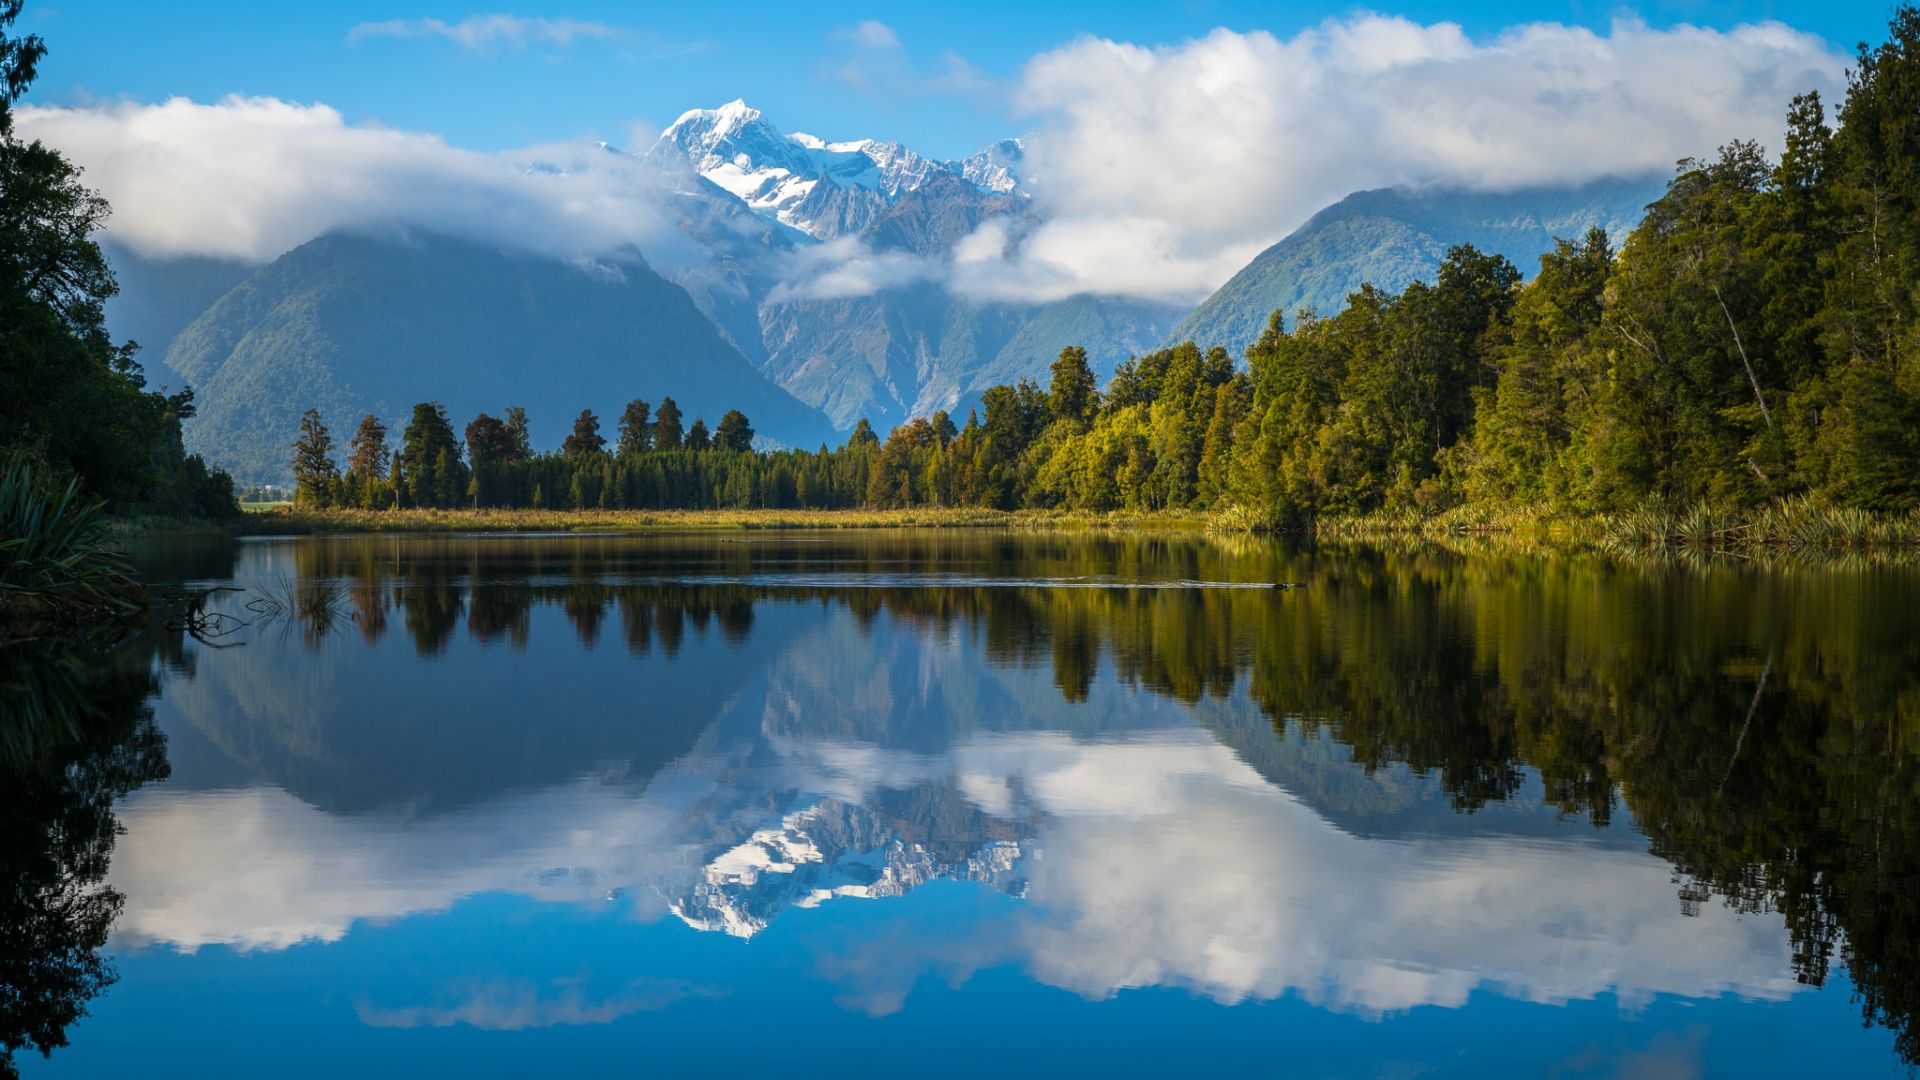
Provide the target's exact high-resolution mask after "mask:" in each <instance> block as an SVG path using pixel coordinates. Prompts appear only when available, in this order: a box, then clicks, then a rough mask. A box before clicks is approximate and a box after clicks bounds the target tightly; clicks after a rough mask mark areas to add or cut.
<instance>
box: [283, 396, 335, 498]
mask: <svg viewBox="0 0 1920 1080" xmlns="http://www.w3.org/2000/svg"><path fill="white" fill-rule="evenodd" d="M339 472H340V471H339V469H338V467H336V466H335V465H334V463H333V436H332V435H331V434H329V433H328V432H327V425H326V424H324V423H322V422H321V420H320V410H318V409H308V410H307V411H306V414H305V415H303V416H301V417H300V438H299V440H298V441H296V442H295V443H294V444H293V501H294V502H295V503H296V504H298V505H300V506H315V507H324V506H326V505H328V503H330V502H331V501H332V497H333V481H334V479H335V478H336V477H337V476H339Z"/></svg>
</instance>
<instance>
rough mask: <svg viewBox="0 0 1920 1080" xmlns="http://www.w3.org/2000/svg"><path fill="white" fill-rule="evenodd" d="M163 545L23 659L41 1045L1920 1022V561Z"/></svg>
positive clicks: (1358, 550) (603, 1062) (738, 546)
mask: <svg viewBox="0 0 1920 1080" xmlns="http://www.w3.org/2000/svg"><path fill="white" fill-rule="evenodd" d="M139 562H140V566H141V569H142V572H143V573H144V574H145V575H146V576H147V578H148V579H149V580H150V581H153V582H155V583H156V588H157V593H158V596H159V598H160V605H159V609H158V610H157V611H156V614H155V616H154V618H153V620H152V623H151V624H150V625H149V626H148V627H147V629H146V630H145V632H144V633H142V634H141V635H140V636H139V637H138V638H137V639H136V640H135V641H133V642H131V643H118V644H116V645H114V646H113V647H106V646H100V647H91V646H74V645H63V646H62V647H61V648H60V649H58V650H52V651H48V652H45V653H35V652H34V651H33V650H32V649H31V648H27V647H22V648H20V649H16V650H10V651H9V655H8V656H7V658H6V660H5V661H4V663H3V664H0V675H4V676H5V679H4V681H3V682H0V687H4V691H3V692H4V695H5V696H4V697H0V701H4V703H5V706H4V707H5V708H7V709H8V710H9V711H11V712H13V713H15V714H16V720H17V721H18V722H17V723H15V724H14V725H13V729H14V730H15V731H17V732H20V733H21V734H18V735H16V736H15V737H13V738H12V740H11V741H10V742H9V743H7V744H6V745H5V746H0V751H4V753H5V755H6V758H5V761H6V764H7V768H8V770H10V775H11V776H12V780H11V781H10V784H9V786H10V790H9V791H8V793H7V794H5V795H0V804H4V806H5V813H6V815H7V818H6V820H7V822H8V824H7V828H6V836H7V839H6V840H5V844H6V845H7V846H6V849H5V856H4V857H5V859H6V860H7V861H8V865H9V867H10V870H9V873H10V875H11V876H12V877H13V878H14V879H15V880H16V882H18V883H20V885H21V887H20V888H18V889H16V895H15V898H14V899H13V901H12V902H11V903H10V904H9V906H8V908H7V909H6V911H5V912H4V923H0V939H4V940H5V942H6V944H5V945H4V946H0V948H4V951H5V957H4V959H0V981H11V982H14V983H15V984H16V986H17V987H24V989H17V990H16V992H15V997H14V999H13V1000H14V1002H15V1004H14V1011H15V1012H17V1013H18V1014H19V1017H17V1018H16V1019H15V1020H13V1021H10V1022H8V1024H7V1025H6V1029H5V1031H4V1032H3V1033H0V1034H4V1035H5V1036H6V1037H7V1038H10V1039H14V1040H16V1041H17V1040H18V1039H19V1038H21V1037H22V1036H21V1034H20V1033H21V1032H22V1031H36V1032H39V1033H40V1034H41V1035H43V1036H44V1035H47V1034H49V1033H52V1034H54V1035H56V1036H57V1035H59V1034H60V1033H62V1032H63V1033H64V1037H66V1038H67V1039H69V1040H70V1042H71V1045H70V1046H67V1047H64V1048H62V1049H58V1050H56V1051H55V1052H54V1053H53V1055H52V1057H51V1058H50V1059H43V1058H42V1057H41V1056H40V1055H39V1054H38V1053H37V1052H34V1051H32V1050H22V1051H20V1052H19V1053H18V1055H17V1063H18V1066H19V1067H20V1068H21V1069H22V1070H23V1071H24V1072H25V1073H26V1074H27V1075H29V1076H49V1077H53V1076H74V1077H91V1076H124V1075H131V1074H138V1075H143V1076H156V1075H166V1076H172V1075H180V1076H198V1075H207V1074H251V1073H256V1072H269V1073H272V1074H274V1075H279V1076H316V1077H318V1076H327V1077H332V1076H337V1075H340V1074H341V1073H342V1072H348V1073H350V1074H358V1075H362V1076H377V1075H392V1074H400V1073H408V1074H421V1073H429V1074H447V1075H462V1074H502V1075H512V1074H517V1075H557V1074H566V1073H570V1072H575V1071H577V1070H581V1069H584V1068H594V1069H598V1070H601V1071H608V1070H611V1071H615V1072H619V1073H623V1074H624V1073H626V1072H642V1073H647V1074H653V1075H687V1074H691V1073H694V1072H696V1071H698V1072H701V1073H706V1074H728V1073H757V1072H771V1071H777V1070H793V1071H797V1072H804V1073H808V1074H829V1073H830V1074H845V1075H892V1076H897V1075H958V1074H977V1073H995V1074H1014V1075H1028V1074H1051V1073H1056V1072H1058V1071H1060V1070H1062V1069H1088V1070H1097V1071H1101V1072H1105V1073H1109V1074H1122V1075H1128V1074H1140V1073H1150V1072H1170V1073H1171V1072H1187V1071H1191V1070H1192V1069H1193V1068H1194V1067H1195V1065H1196V1063H1197V1062H1205V1063H1206V1065H1207V1067H1208V1068H1210V1069H1211V1068H1221V1069H1226V1070H1237V1071H1240V1072H1243V1073H1250V1074H1254V1075H1273V1074H1286V1075H1303V1076H1373V1075H1383V1074H1384V1075H1396V1076H1413V1075H1420V1076H1427V1075H1437V1076H1486V1075H1501V1074H1531V1075H1540V1074H1549V1073H1551V1074H1553V1075H1560V1076H1570V1077H1583V1076H1596V1077H1597V1076H1614V1075H1622V1074H1625V1075H1648V1074H1656V1075H1663V1076H1664V1075H1681V1076H1685V1075H1727V1076H1734V1075H1739V1076H1753V1075H1765V1074H1791V1073H1804V1074H1816V1073H1817V1074H1828V1075H1831V1074H1835V1073H1847V1074H1858V1075H1881V1074H1889V1075H1897V1074H1901V1073H1903V1072H1905V1071H1906V1068H1907V1063H1909V1062H1912V1061H1914V1060H1916V1058H1920V1030H1916V1028H1915V1025H1914V1017H1915V1012H1916V1009H1920V981H1917V976H1920V814H1917V813H1916V811H1917V810H1920V571H1916V569H1914V568H1913V567H1911V566H1885V565H1881V566H1874V565H1862V564H1836V565H1826V566H1810V565H1794V564H1790V565H1781V566H1771V567H1768V566H1755V565H1752V564H1747V563H1741V562H1733V561H1728V562H1714V561H1711V560H1705V561H1695V562H1692V563H1687V562H1675V561H1644V562H1642V561H1631V560H1629V561H1622V560H1618V559H1611V558H1607V557H1602V556H1599V555H1579V554H1555V553H1548V552H1542V553H1532V552H1528V551H1525V550H1517V551H1516V550H1506V549H1500V550H1491V549H1490V550H1486V551H1477V550H1474V549H1473V548H1472V547H1471V545H1469V546H1468V547H1467V548H1466V549H1463V550H1446V549H1440V548H1433V547H1426V548H1394V547H1386V548H1382V547H1370V546H1366V545H1321V546H1319V547H1317V548H1302V547H1297V546H1289V545H1286V544H1282V543H1278V542H1267V541H1258V540H1248V539H1215V538H1204V537H1179V536H1176V537H1129V536H1111V535H1107V534H1101V533H1089V534H1058V535H1056V534H1047V533H1020V532H997V531H971V532H969V531H955V532H936V531H923V532H912V531H894V532H884V531H883V532H843V533H717V534H699V535H659V536H551V537H503V536H474V537H459V536H451V537H449V536H441V537H396V536H371V537H368V536H361V537H339V538H327V537H316V538H303V539H296V540H266V539H263V540H249V541H241V542H215V541H200V542H185V541H182V542H173V543H164V544H163V543H157V542H156V543H155V544H153V545H151V546H149V547H147V548H144V549H143V550H142V551H141V552H140V554H139ZM1276 582H1280V583H1297V584H1298V585H1299V586H1300V587H1298V588H1290V589H1285V588H1275V587H1273V586H1274V583H1276ZM108 968H110V969H111V971H112V973H113V974H115V975H117V979H114V980H113V981H111V982H109V980H108V970H107V969H108ZM81 1008H83V1009H84V1010H85V1013H86V1015H84V1016H79V1017H77V1018H76V1016H75V1010H76V1009H81Z"/></svg>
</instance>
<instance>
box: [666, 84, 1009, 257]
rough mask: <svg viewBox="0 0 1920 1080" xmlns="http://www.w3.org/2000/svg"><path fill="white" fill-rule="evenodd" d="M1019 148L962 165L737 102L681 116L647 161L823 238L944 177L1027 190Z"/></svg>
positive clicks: (985, 153)
mask: <svg viewBox="0 0 1920 1080" xmlns="http://www.w3.org/2000/svg"><path fill="white" fill-rule="evenodd" d="M1022 149H1023V147H1022V145H1021V143H1020V141H1019V140H1018V139H1007V140H1004V141H1002V142H999V143H995V144H994V145H993V146H990V147H987V148H986V149H985V150H982V151H980V152H979V153H978V154H975V155H973V156H972V157H969V158H966V159H964V160H961V161H936V160H934V159H932V158H928V157H924V156H922V155H920V154H917V153H915V152H914V151H913V150H911V149H909V148H908V147H906V146H903V145H901V144H900V143H898V142H881V141H879V140H876V139H856V140H853V141H850V142H828V141H826V140H824V139H821V138H818V137H816V136H813V135H808V134H806V133H804V132H794V133H792V134H788V133H786V132H782V131H781V130H780V129H778V128H776V127H774V126H773V125H772V124H771V123H768V122H767V120H766V118H765V117H763V116H762V115H761V114H760V110H758V109H755V108H753V107H752V106H750V105H748V104H747V103H746V102H744V101H740V100H734V101H730V102H728V103H727V104H725V105H722V106H720V107H719V108H717V109H691V110H688V111H687V112H685V113H682V114H681V116H680V118H679V119H678V120H675V121H674V122H673V124H672V125H671V126H669V127H668V128H667V129H666V130H665V131H664V132H662V133H661V134H660V138H659V141H657V142H656V143H655V144H654V146H653V149H652V150H649V151H648V157H650V158H662V157H669V156H670V157H674V158H677V159H680V160H684V161H686V162H687V163H688V164H690V165H692V167H693V168H694V169H695V171H697V172H698V173H699V174H700V175H701V176H703V177H705V178H706V179H708V180H710V181H712V182H713V183H714V184H716V185H718V186H719V187H721V188H723V189H725V190H726V191H727V192H729V193H731V194H732V195H734V196H735V197H737V198H739V199H740V200H741V201H742V202H745V203H746V204H747V205H748V206H749V207H752V208H753V210H754V211H755V212H756V213H759V214H761V215H763V216H765V217H770V218H772V219H774V220H776V221H778V222H780V223H782V224H785V225H789V226H792V227H793V228H796V229H799V230H800V231H802V232H805V233H807V234H808V235H810V236H813V237H815V238H816V239H822V240H824V239H830V238H832V237H834V236H840V235H844V234H847V233H852V232H858V231H860V230H861V229H863V228H865V227H866V226H867V225H869V224H870V223H872V222H873V221H875V220H876V219H878V218H879V217H880V216H881V215H882V214H883V213H884V212H885V210H886V208H887V207H888V206H889V205H891V204H892V203H893V202H894V201H895V200H897V199H898V198H899V197H900V196H901V195H903V194H906V193H908V192H912V191H917V190H919V189H920V188H921V187H922V186H923V185H925V184H926V183H927V182H928V180H929V179H931V178H932V177H934V176H936V175H940V174H947V175H952V176H958V177H960V178H962V179H964V180H965V181H967V182H968V183H970V184H972V185H973V186H974V187H976V188H978V189H979V190H980V191H981V192H982V193H983V194H989V195H1009V194H1024V192H1023V191H1022V190H1021V187H1020V183H1021V177H1020V173H1019V166H1020V163H1021V159H1022Z"/></svg>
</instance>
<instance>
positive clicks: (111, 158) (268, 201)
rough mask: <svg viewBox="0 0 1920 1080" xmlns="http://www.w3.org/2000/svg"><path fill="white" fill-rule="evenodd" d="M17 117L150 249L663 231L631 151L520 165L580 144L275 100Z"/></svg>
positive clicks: (604, 243)
mask: <svg viewBox="0 0 1920 1080" xmlns="http://www.w3.org/2000/svg"><path fill="white" fill-rule="evenodd" d="M17 121H18V124H19V126H20V128H21V130H22V132H23V133H24V134H25V135H26V136H27V137H29V138H37V139H43V140H45V141H46V142H47V143H48V144H50V145H52V146H55V147H58V148H59V149H60V151H61V152H62V153H64V154H66V155H67V156H68V157H70V158H71V159H72V160H74V161H75V162H77V163H78V164H79V165H80V166H82V167H83V168H84V169H85V170H86V181H87V183H88V184H90V185H92V186H94V187H96V188H98V189H100V190H101V191H102V192H103V193H104V194H105V195H106V197H107V199H108V201H109V202H111V203H112V205H113V210H114V216H113V218H112V220H111V222H110V223H109V226H108V234H109V235H110V236H112V237H114V238H115V239H117V240H119V241H121V242H123V243H126V244H128V245H129V246H131V247H133V248H135V249H137V250H139V251H142V252H144V253H148V254H161V255H164V254H209V255H224V256H233V257H239V258H244V259H251V260H266V259H271V258H273V257H274V256H277V255H279V254H280V253H282V252H284V251H286V250H288V249H290V248H293V247H295V246H298V245H299V244H302V243H304V242H306V241H307V240H310V239H312V238H314V237H315V236H318V235H320V234H322V233H325V232H328V231H330V230H333V229H340V228H370V227H372V228H377V227H385V226H402V227H404V226H417V227H422V228H429V229H434V230H439V231H444V232H449V233H453V234H455V235H460V236H465V237H468V238H471V239H475V240H480V241H484V242H492V243H499V244H501V245H502V246H508V247H513V248H516V249H520V250H528V251H534V252H537V253H541V254H548V255H554V256H556V257H561V258H570V259H571V258H586V257H591V256H595V255H601V254H605V253H608V252H610V251H613V250H615V249H617V248H619V247H621V246H623V245H627V244H637V245H640V246H641V247H643V248H645V247H647V246H648V245H649V243H650V242H658V241H663V239H664V238H665V237H666V236H667V235H668V234H669V233H670V232H671V230H670V229H669V228H668V227H667V226H666V224H665V222H664V220H663V219H662V217H661V215H660V213H659V212H658V210H657V206H658V200H657V197H656V196H654V195H653V193H652V189H651V188H649V187H648V186H646V185H645V184H642V183H639V182H637V180H636V177H635V175H634V172H635V170H634V169H633V168H631V167H630V166H629V165H628V163H630V162H631V159H621V158H616V157H614V156H612V155H605V154H596V156H595V160H594V162H593V164H594V168H592V169H587V170H576V169H550V168H545V169H543V168H529V165H530V163H531V162H533V161H534V160H546V159H550V158H551V157H552V156H553V155H555V154H584V153H590V152H593V151H592V148H590V147H588V148H582V147H574V146H570V147H561V148H540V149H535V150H529V151H522V152H519V153H514V154H504V155H496V154H483V153H476V152H474V151H470V150H462V149H459V148H456V147H453V146H449V145H448V144H447V143H446V142H445V141H444V140H442V139H441V138H439V137H438V136H434V135H426V134H421V133H418V132H408V131H398V130H394V129H391V128H383V127H375V126H362V125H351V124H348V123H346V121H345V120H344V119H343V118H342V117H341V115H340V114H339V113H338V112H336V111H334V110H333V109H331V108H328V107H326V106H324V105H301V104H296V103H292V102H287V101H280V100H277V99H273V98H240V97H230V98H227V99H226V100H224V101H221V102H219V103H217V104H212V105H203V104H198V103H195V102H192V101H188V100H186V99H184V98H174V99H172V100H169V101H166V102H164V103H161V104H157V105H140V104H131V103H123V104H115V105H107V106H102V107H96V108H51V109H50V108H28V109H24V110H21V111H20V112H19V113H18V114H17Z"/></svg>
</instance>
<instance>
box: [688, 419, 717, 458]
mask: <svg viewBox="0 0 1920 1080" xmlns="http://www.w3.org/2000/svg"><path fill="white" fill-rule="evenodd" d="M712 445H713V439H712V437H711V436H709V435H708V434H707V422H706V421H705V420H702V419H700V418H699V417H697V416H696V417H694V418H693V426H692V427H690V428H688V429H687V439H686V447H687V449H689V450H693V451H702V450H707V449H709V448H710V447H711V446H712Z"/></svg>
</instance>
